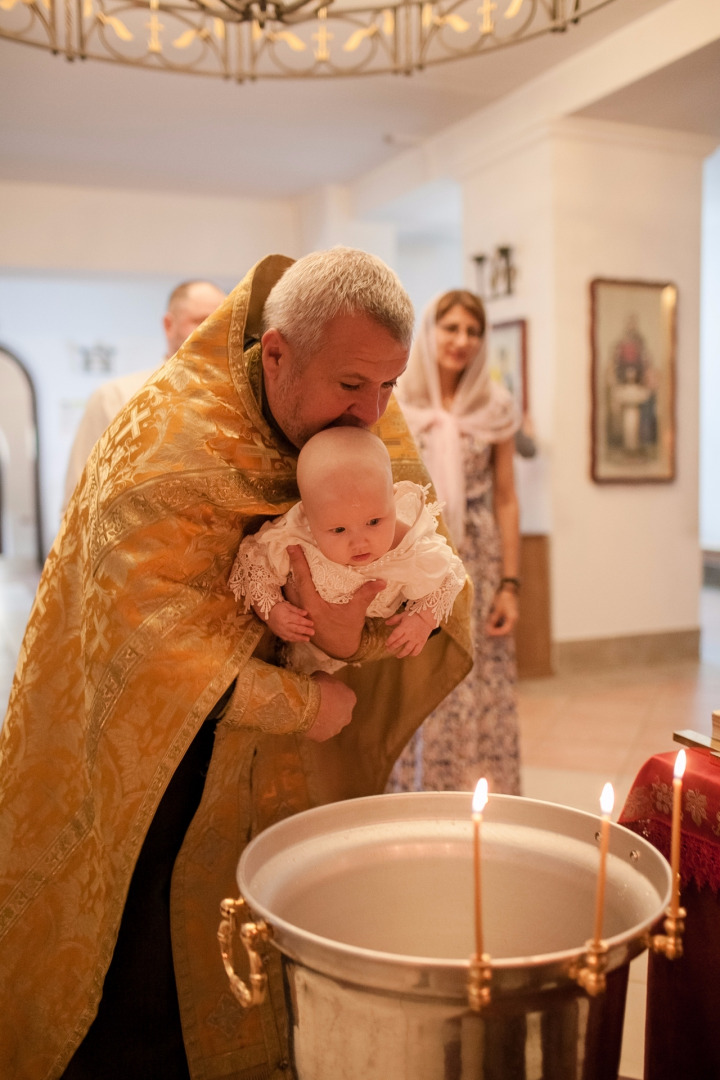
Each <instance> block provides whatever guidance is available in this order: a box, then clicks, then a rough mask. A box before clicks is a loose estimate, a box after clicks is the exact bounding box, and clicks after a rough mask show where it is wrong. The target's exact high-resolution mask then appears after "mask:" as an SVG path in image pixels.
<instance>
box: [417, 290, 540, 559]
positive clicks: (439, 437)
mask: <svg viewBox="0 0 720 1080" xmlns="http://www.w3.org/2000/svg"><path fill="white" fill-rule="evenodd" d="M445 295H447V294H446V293H442V294H441V295H440V296H436V297H435V299H434V300H432V301H431V302H430V303H429V304H428V306H427V307H426V308H425V311H424V312H423V315H422V320H421V323H420V329H419V331H418V334H417V336H416V338H415V340H414V342H413V345H412V349H411V350H410V359H409V361H408V366H407V369H406V371H405V373H404V374H403V375H402V376H401V378H400V380H399V382H398V389H397V396H398V399H399V401H400V404H401V405H402V410H403V412H404V414H405V417H406V418H407V422H408V425H409V427H410V430H411V431H412V433H413V435H414V436H415V438H416V439H417V440H418V441H421V442H422V444H423V450H422V456H423V459H424V461H425V464H426V466H427V469H428V472H429V473H430V476H431V477H432V480H433V484H434V485H435V490H436V492H437V494H438V498H439V499H441V500H442V501H443V502H444V503H445V506H444V509H443V515H444V517H445V520H446V522H447V525H448V528H449V530H450V534H451V536H452V538H453V541H454V542H455V544H456V546H459V545H460V544H461V543H462V540H463V537H464V535H465V510H466V499H465V473H464V470H463V460H462V448H461V435H462V434H463V433H468V434H471V435H474V436H475V438H476V439H477V440H478V441H479V442H482V443H486V444H487V443H498V442H504V441H505V439H509V438H511V437H512V436H513V435H514V434H515V432H516V431H517V430H518V428H519V427H520V414H519V412H518V409H517V407H516V405H515V401H514V398H513V397H512V394H511V393H510V392H509V391H508V390H506V389H505V387H504V386H500V385H499V384H498V383H496V382H495V381H494V380H493V379H491V377H490V372H489V370H488V366H487V362H486V361H487V334H485V335H484V336H483V338H482V339H481V342H480V348H479V350H478V353H477V355H476V357H475V359H474V360H473V361H472V362H471V363H470V365H469V366H468V368H467V369H466V370H465V371H464V372H463V375H462V377H461V379H460V382H459V384H458V387H457V390H456V391H455V396H454V398H453V400H452V403H451V404H450V406H449V407H447V408H446V407H445V406H444V405H443V402H442V393H441V390H440V375H439V373H438V366H437V334H436V323H437V320H436V313H437V309H438V304H439V301H440V300H441V299H442V298H443V296H445Z"/></svg>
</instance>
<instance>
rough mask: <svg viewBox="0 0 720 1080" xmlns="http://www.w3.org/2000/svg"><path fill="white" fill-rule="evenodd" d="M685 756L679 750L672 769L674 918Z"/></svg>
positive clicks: (671, 860)
mask: <svg viewBox="0 0 720 1080" xmlns="http://www.w3.org/2000/svg"><path fill="white" fill-rule="evenodd" d="M686 757H687V755H686V754H685V751H684V750H680V751H679V753H678V756H677V757H676V758H675V768H674V770H673V807H672V834H671V838H670V870H671V871H672V893H671V894H670V914H671V915H672V916H673V917H674V918H676V917H677V913H678V911H679V909H680V809H681V803H682V780H683V773H684V772H685V763H686Z"/></svg>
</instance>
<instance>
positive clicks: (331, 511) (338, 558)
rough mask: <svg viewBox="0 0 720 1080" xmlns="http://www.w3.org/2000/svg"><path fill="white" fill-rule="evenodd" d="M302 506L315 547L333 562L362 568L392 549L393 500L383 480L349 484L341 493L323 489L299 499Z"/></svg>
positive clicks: (366, 480)
mask: <svg viewBox="0 0 720 1080" xmlns="http://www.w3.org/2000/svg"><path fill="white" fill-rule="evenodd" d="M303 506H304V507H305V513H306V514H307V519H308V524H309V526H310V529H311V531H312V534H313V536H314V537H315V539H316V540H317V543H318V547H319V548H320V550H321V551H322V553H323V555H325V556H326V558H328V559H332V561H333V562H336V563H341V564H342V565H343V566H363V565H365V564H366V563H371V562H374V561H375V559H379V558H380V556H381V555H384V554H385V553H386V552H387V551H389V550H390V548H391V547H392V546H393V542H394V540H395V500H394V498H393V490H392V485H391V484H390V483H388V482H386V481H385V480H384V479H383V480H382V481H380V482H377V483H372V482H369V481H368V479H367V478H365V479H364V480H363V481H351V482H349V483H348V484H347V485H344V486H343V488H342V490H340V489H338V488H335V489H334V490H328V488H327V487H326V488H325V489H324V490H322V491H315V492H313V494H312V497H311V498H310V499H309V500H308V499H307V498H305V499H303Z"/></svg>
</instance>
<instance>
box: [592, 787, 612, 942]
mask: <svg viewBox="0 0 720 1080" xmlns="http://www.w3.org/2000/svg"><path fill="white" fill-rule="evenodd" d="M614 803H615V792H614V791H613V786H612V784H606V785H605V787H604V788H603V789H602V795H601V796H600V810H601V811H602V827H601V829H600V870H599V872H598V882H597V897H596V903H595V936H594V942H595V944H596V945H597V944H599V942H600V939H601V938H602V928H603V908H604V906H605V863H606V861H607V853H608V843H609V841H610V815H611V813H612V808H613V805H614Z"/></svg>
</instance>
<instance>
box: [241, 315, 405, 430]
mask: <svg viewBox="0 0 720 1080" xmlns="http://www.w3.org/2000/svg"><path fill="white" fill-rule="evenodd" d="M262 349H263V375H264V380H265V392H266V394H267V401H268V405H269V406H270V411H271V412H272V414H273V416H274V417H275V420H276V422H277V423H278V425H279V426H280V428H281V429H282V430H283V432H284V433H285V435H286V437H287V438H288V440H289V441H290V442H291V443H292V444H293V445H294V446H297V447H298V448H300V447H301V446H304V444H305V443H306V442H307V441H308V439H309V438H310V437H311V436H312V435H315V434H316V433H317V432H318V431H322V430H323V429H324V428H328V427H341V426H354V427H371V426H372V424H374V423H375V422H376V421H377V420H378V419H379V418H380V417H381V416H382V414H383V413H384V412H385V409H386V407H387V403H388V400H389V398H390V394H391V393H392V390H393V387H394V386H395V383H396V381H397V379H398V377H399V376H400V375H402V373H403V371H404V370H405V365H406V364H407V358H408V349H407V348H406V347H405V346H404V345H402V344H401V343H400V342H398V341H396V340H395V338H394V337H393V336H392V334H390V332H389V331H388V330H386V329H385V327H384V326H380V325H379V323H376V322H375V321H374V320H372V319H370V318H368V317H367V316H366V315H340V316H338V317H337V318H336V319H333V320H332V321H331V322H330V323H328V325H327V326H326V327H325V332H324V334H323V338H322V344H321V345H320V347H319V348H318V349H317V350H316V351H315V352H313V353H312V354H311V355H310V356H309V357H304V358H300V357H298V356H296V355H295V353H294V351H293V349H292V347H291V346H290V345H289V344H288V342H287V341H285V339H284V338H283V336H282V334H280V332H279V331H278V330H274V329H270V330H267V331H266V332H265V334H263V338H262Z"/></svg>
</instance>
